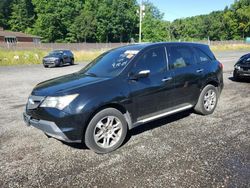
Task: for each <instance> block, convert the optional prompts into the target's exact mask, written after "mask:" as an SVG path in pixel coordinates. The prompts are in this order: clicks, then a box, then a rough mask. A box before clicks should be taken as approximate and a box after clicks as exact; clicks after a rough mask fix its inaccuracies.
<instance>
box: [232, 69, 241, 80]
mask: <svg viewBox="0 0 250 188" xmlns="http://www.w3.org/2000/svg"><path fill="white" fill-rule="evenodd" d="M233 77H234V80H235V81H238V80H240V76H239V74H238V73H237V72H236V71H234V73H233Z"/></svg>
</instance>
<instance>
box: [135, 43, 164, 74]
mask: <svg viewBox="0 0 250 188" xmlns="http://www.w3.org/2000/svg"><path fill="white" fill-rule="evenodd" d="M166 67H167V64H166V55H165V48H164V47H158V48H154V49H150V50H148V51H146V52H145V53H144V54H142V56H141V57H140V58H139V59H138V61H137V62H136V63H135V67H134V71H135V72H140V71H142V70H150V73H151V74H156V73H159V72H161V71H163V70H165V69H166Z"/></svg>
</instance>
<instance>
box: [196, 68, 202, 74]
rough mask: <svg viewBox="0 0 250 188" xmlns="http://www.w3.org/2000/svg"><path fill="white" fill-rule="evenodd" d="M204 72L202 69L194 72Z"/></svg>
mask: <svg viewBox="0 0 250 188" xmlns="http://www.w3.org/2000/svg"><path fill="white" fill-rule="evenodd" d="M203 71H204V69H198V70H197V71H196V72H197V73H201V72H203Z"/></svg>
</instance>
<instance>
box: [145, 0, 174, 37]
mask: <svg viewBox="0 0 250 188" xmlns="http://www.w3.org/2000/svg"><path fill="white" fill-rule="evenodd" d="M145 7H146V10H145V17H144V18H143V22H142V41H144V42H159V41H166V40H167V39H169V38H170V37H169V32H168V31H169V24H168V22H165V21H163V14H162V13H161V12H160V11H159V9H158V8H157V7H155V6H154V5H153V4H152V3H149V2H147V3H146V5H145Z"/></svg>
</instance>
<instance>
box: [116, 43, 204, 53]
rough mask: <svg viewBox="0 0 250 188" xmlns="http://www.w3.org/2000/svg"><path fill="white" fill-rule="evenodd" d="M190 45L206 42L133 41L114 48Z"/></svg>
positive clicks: (128, 48)
mask: <svg viewBox="0 0 250 188" xmlns="http://www.w3.org/2000/svg"><path fill="white" fill-rule="evenodd" d="M171 44H172V45H182V44H186V45H192V46H207V45H206V44H201V43H191V42H152V43H150V42H149V43H135V44H130V45H126V46H121V47H118V48H115V49H121V50H139V51H140V50H142V49H145V48H147V47H153V46H159V45H171Z"/></svg>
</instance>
